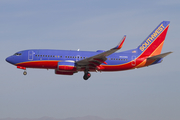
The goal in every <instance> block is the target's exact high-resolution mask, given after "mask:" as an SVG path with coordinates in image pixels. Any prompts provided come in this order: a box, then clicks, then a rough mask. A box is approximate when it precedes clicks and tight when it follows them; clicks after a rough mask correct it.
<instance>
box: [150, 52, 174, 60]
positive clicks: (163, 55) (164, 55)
mask: <svg viewBox="0 0 180 120" xmlns="http://www.w3.org/2000/svg"><path fill="white" fill-rule="evenodd" d="M171 53H172V52H167V53H163V54H160V55H156V56H152V57H149V58H147V60H157V59H161V58H164V57H166V56H167V55H169V54H171Z"/></svg>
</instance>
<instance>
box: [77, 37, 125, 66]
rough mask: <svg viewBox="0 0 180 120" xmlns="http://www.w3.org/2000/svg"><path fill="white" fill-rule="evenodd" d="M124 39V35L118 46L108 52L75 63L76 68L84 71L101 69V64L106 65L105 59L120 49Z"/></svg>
mask: <svg viewBox="0 0 180 120" xmlns="http://www.w3.org/2000/svg"><path fill="white" fill-rule="evenodd" d="M125 39H126V35H124V37H123V38H122V39H121V41H120V42H119V44H118V45H117V46H116V47H114V48H112V49H110V50H108V51H105V52H103V53H100V54H97V55H95V56H92V57H89V58H86V59H83V60H80V61H77V62H76V65H77V68H85V69H88V68H97V69H101V68H100V66H99V65H100V64H102V63H104V64H107V63H106V62H105V61H106V60H107V58H106V57H107V56H109V55H111V54H112V53H114V52H116V51H117V50H119V49H121V48H122V46H123V43H124V41H125Z"/></svg>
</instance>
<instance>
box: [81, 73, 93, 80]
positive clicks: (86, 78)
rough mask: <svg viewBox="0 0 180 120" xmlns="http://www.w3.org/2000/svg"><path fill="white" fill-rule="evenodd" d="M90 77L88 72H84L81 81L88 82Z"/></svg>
mask: <svg viewBox="0 0 180 120" xmlns="http://www.w3.org/2000/svg"><path fill="white" fill-rule="evenodd" d="M90 77H91V74H90V73H89V72H88V71H84V76H83V79H84V80H88V79H89V78H90Z"/></svg>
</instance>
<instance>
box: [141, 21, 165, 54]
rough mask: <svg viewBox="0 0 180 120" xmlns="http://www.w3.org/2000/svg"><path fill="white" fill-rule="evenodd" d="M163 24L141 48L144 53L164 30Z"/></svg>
mask: <svg viewBox="0 0 180 120" xmlns="http://www.w3.org/2000/svg"><path fill="white" fill-rule="evenodd" d="M164 28H165V27H164V26H163V24H161V25H160V26H159V27H158V28H157V29H156V30H155V31H154V32H153V33H152V34H151V35H150V36H149V37H148V39H147V40H146V41H145V42H144V43H143V44H142V45H141V46H140V47H139V49H140V50H141V51H142V52H143V51H144V50H145V49H146V48H147V47H148V46H149V45H150V44H151V43H152V42H153V41H154V40H155V39H156V38H157V37H158V35H159V34H160V33H161V32H162V31H163V30H164Z"/></svg>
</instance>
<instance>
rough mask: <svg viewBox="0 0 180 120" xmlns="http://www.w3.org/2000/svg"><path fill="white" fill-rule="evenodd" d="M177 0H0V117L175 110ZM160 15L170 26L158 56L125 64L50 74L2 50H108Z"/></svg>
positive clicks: (140, 33)
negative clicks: (153, 61) (87, 73)
mask: <svg viewBox="0 0 180 120" xmlns="http://www.w3.org/2000/svg"><path fill="white" fill-rule="evenodd" d="M179 13H180V1H179V0H151V1H144V0H136V1H133V0H129V1H121V0H111V1H107V0H86V1H84V0H76V1H75V0H59V1H58V0H51V1H50V0H38V1H36V0H16V1H14V0H1V1H0V54H1V57H0V66H1V69H0V118H6V117H13V118H24V117H26V118H39V117H43V116H49V117H55V118H68V117H78V116H80V117H81V116H86V115H94V116H100V117H103V118H122V119H125V120H169V119H171V120H177V119H179V118H180V114H179V112H180V88H179V85H180V81H179V73H180V71H179V67H180V64H179V59H180V55H179V52H180V50H179V47H180V42H179V28H180V23H179V21H180V16H179ZM163 20H168V21H170V22H171V23H170V27H169V30H168V33H167V37H166V40H165V43H164V46H163V49H162V52H168V51H173V54H170V55H169V56H167V57H166V58H165V59H164V61H163V62H162V63H161V64H158V65H155V66H150V67H146V68H140V69H136V70H129V71H122V72H103V73H92V77H91V78H90V79H89V80H88V81H84V80H83V79H82V76H83V73H82V72H80V73H77V74H74V75H73V76H61V75H55V74H54V71H53V70H48V71H47V70H42V69H28V70H27V71H28V75H27V76H23V75H22V72H23V71H22V70H19V69H17V68H16V67H15V66H12V65H10V64H8V63H7V62H6V61H5V58H6V57H8V56H10V55H12V54H14V53H15V52H17V51H20V50H25V49H34V48H37V49H65V50H77V49H80V50H87V51H96V50H99V49H100V50H108V49H110V48H112V47H114V46H115V45H116V44H117V43H118V42H119V41H120V39H121V38H122V37H123V35H127V38H126V41H125V43H124V45H123V48H122V49H121V51H124V50H128V49H132V48H135V47H137V46H138V45H139V44H140V43H141V42H142V41H143V40H144V39H145V38H146V37H147V36H148V35H149V34H150V33H151V32H152V31H153V30H154V29H155V27H156V26H157V25H158V24H159V23H160V22H161V21H163Z"/></svg>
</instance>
